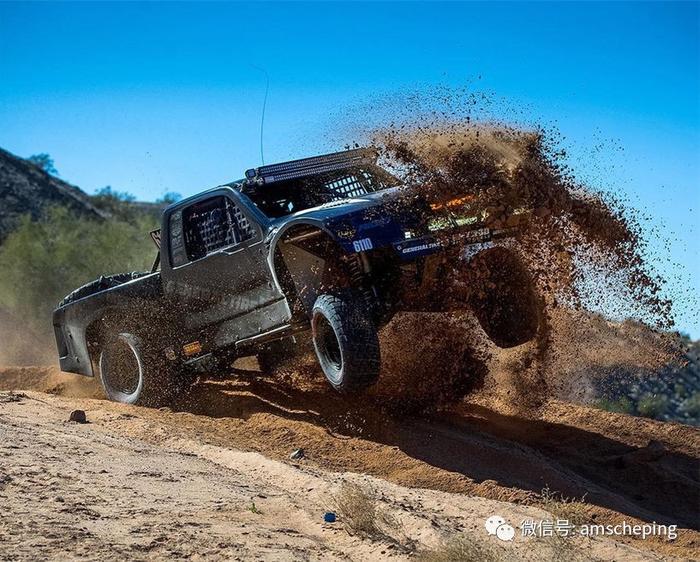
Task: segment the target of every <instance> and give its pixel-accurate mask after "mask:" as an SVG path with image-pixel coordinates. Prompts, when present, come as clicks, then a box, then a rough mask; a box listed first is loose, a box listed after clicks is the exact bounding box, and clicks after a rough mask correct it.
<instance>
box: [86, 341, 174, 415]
mask: <svg viewBox="0 0 700 562" xmlns="http://www.w3.org/2000/svg"><path fill="white" fill-rule="evenodd" d="M99 366H100V381H101V383H102V388H103V389H104V391H105V394H106V395H107V398H109V399H110V400H114V401H115V402H123V403H125V404H137V405H139V406H161V405H164V404H166V403H169V402H170V400H171V399H172V398H173V396H174V392H175V384H174V383H175V381H174V377H173V375H172V369H170V368H169V366H168V365H167V364H166V363H165V361H162V360H159V359H158V358H157V356H156V354H155V353H153V352H151V350H149V349H148V347H147V346H146V345H145V344H144V342H143V340H142V339H141V338H140V337H138V336H136V335H134V334H130V333H126V332H124V333H120V334H117V335H116V336H114V337H112V338H110V339H109V341H107V342H106V343H105V345H104V346H103V347H102V350H101V353H100V358H99Z"/></svg>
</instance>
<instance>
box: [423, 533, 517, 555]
mask: <svg viewBox="0 0 700 562" xmlns="http://www.w3.org/2000/svg"><path fill="white" fill-rule="evenodd" d="M416 560H418V562H497V561H501V560H506V558H505V555H504V553H502V552H498V551H497V550H496V549H495V548H494V547H493V546H491V545H490V544H488V543H486V542H485V541H479V540H477V539H475V538H474V537H472V536H469V535H460V536H458V537H454V538H452V539H449V540H447V541H445V542H444V543H443V545H442V546H440V547H439V548H437V549H435V550H426V551H423V552H419V553H418V555H417V556H416Z"/></svg>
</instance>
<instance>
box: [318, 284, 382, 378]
mask: <svg viewBox="0 0 700 562" xmlns="http://www.w3.org/2000/svg"><path fill="white" fill-rule="evenodd" d="M311 330H312V334H313V343H314V350H315V351H316V357H317V358H318V362H319V364H320V365H321V369H322V370H323V373H324V375H326V378H327V379H328V382H330V384H331V386H333V388H335V389H336V390H338V391H340V392H355V391H359V390H364V389H365V388H367V387H368V386H370V385H372V384H373V383H374V382H376V380H377V378H378V377H379V366H380V352H379V337H378V335H377V328H376V326H375V324H374V322H373V321H372V318H371V315H370V313H369V311H368V307H367V303H366V301H365V300H364V299H362V298H361V297H360V296H359V295H356V294H355V293H353V292H351V291H347V292H343V293H340V294H335V295H330V294H327V295H321V296H319V297H318V298H317V299H316V302H315V304H314V306H313V310H312V316H311Z"/></svg>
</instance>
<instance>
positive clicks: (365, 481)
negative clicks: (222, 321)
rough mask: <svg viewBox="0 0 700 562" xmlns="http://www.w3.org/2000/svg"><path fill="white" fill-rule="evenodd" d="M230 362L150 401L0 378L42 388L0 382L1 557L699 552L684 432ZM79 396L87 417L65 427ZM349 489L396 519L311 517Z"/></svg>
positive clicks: (566, 409) (11, 372)
mask: <svg viewBox="0 0 700 562" xmlns="http://www.w3.org/2000/svg"><path fill="white" fill-rule="evenodd" d="M239 374H240V375H241V376H240V377H239V378H236V379H234V380H232V381H230V382H225V383H224V382H211V381H203V382H200V383H199V384H198V385H196V386H195V388H194V389H193V393H192V395H191V396H190V397H189V399H188V400H187V401H185V402H183V403H180V404H177V405H175V407H174V408H173V411H169V410H166V411H162V410H153V409H145V408H138V407H129V406H124V405H120V404H114V403H110V402H106V401H103V400H96V399H94V398H87V397H86V396H90V395H97V394H98V391H97V390H96V389H95V388H94V387H90V385H85V384H84V383H85V380H84V379H81V378H77V377H73V376H71V375H61V374H58V373H56V372H55V371H53V370H51V369H44V370H41V369H31V368H29V369H3V370H2V371H0V386H1V387H2V388H8V387H14V388H21V387H24V388H27V387H32V388H39V389H41V390H44V391H50V392H53V393H54V394H49V393H40V392H35V391H30V392H24V393H23V394H22V395H19V396H17V395H12V394H10V393H8V392H3V393H2V394H0V432H1V433H2V435H1V438H0V482H1V483H0V501H1V502H2V504H3V510H2V512H0V539H1V541H0V545H2V546H0V558H3V559H8V560H9V559H16V558H24V559H29V558H36V556H37V554H39V553H41V554H43V555H45V556H46V557H50V558H66V557H75V556H81V557H85V558H88V559H98V558H99V559H104V558H124V557H125V556H126V557H129V558H134V559H139V558H161V557H164V556H174V557H177V556H182V557H188V556H194V557H200V558H205V559H224V558H226V559H230V558H240V559H254V558H264V559H324V560H326V559H353V560H375V559H386V558H392V559H393V558H397V559H402V558H406V557H409V556H412V553H413V552H414V551H425V550H429V549H439V548H440V545H441V544H442V543H443V542H444V541H446V540H447V541H449V540H450V539H451V538H453V537H457V536H469V537H473V538H474V539H475V540H478V541H479V542H480V543H482V544H483V545H484V546H485V547H487V548H489V549H491V552H493V553H495V554H496V555H497V556H501V557H502V556H506V557H509V556H512V557H515V558H521V559H522V558H532V559H535V558H536V557H544V558H550V559H556V558H559V559H561V557H562V556H564V557H565V558H567V559H572V558H576V557H583V558H601V559H609V558H615V559H658V558H657V557H658V556H661V557H664V558H675V557H679V558H682V559H688V558H692V557H693V555H694V554H695V551H696V550H697V547H698V545H700V534H699V533H698V532H697V527H698V520H697V513H698V506H699V505H700V504H699V498H700V475H699V474H698V466H700V465H699V464H698V458H700V440H699V436H700V432H698V430H697V429H693V428H690V427H686V426H681V425H678V424H671V423H659V422H652V421H648V420H640V419H637V418H631V417H629V416H621V415H615V414H608V413H604V412H599V411H593V410H589V409H587V408H583V407H580V406H574V405H571V404H567V403H562V402H556V401H554V402H550V403H548V404H547V405H546V406H545V407H544V408H543V409H542V410H541V412H540V413H539V416H538V419H536V420H535V419H528V420H525V419H519V418H517V417H516V416H512V415H505V414H503V413H499V412H498V411H496V410H494V409H492V408H489V407H486V406H484V405H480V404H478V403H468V402H464V403H462V404H460V405H458V406H456V407H453V408H451V409H449V410H448V411H445V412H441V413H439V414H436V415H435V416H434V417H432V418H425V417H424V418H417V417H415V416H409V417H401V416H398V415H397V414H396V413H392V414H389V413H386V412H382V411H380V408H379V405H378V404H377V403H373V401H372V399H369V398H368V399H367V400H366V401H364V402H363V403H362V404H360V405H358V403H357V401H349V400H346V399H343V398H342V397H338V396H337V395H335V394H333V393H331V392H329V391H327V390H326V389H325V387H324V386H323V385H318V387H310V388H308V389H306V390H305V391H300V390H293V389H290V387H288V386H287V385H285V384H284V383H283V382H281V381H275V380H266V381H264V382H262V381H259V380H257V379H256V377H255V376H254V375H253V376H251V373H239ZM243 375H247V376H245V377H244V376H243ZM76 383H80V384H76ZM76 408H80V409H83V410H85V411H86V412H87V415H88V419H89V421H90V422H91V423H89V424H85V425H79V424H74V423H69V422H67V421H66V420H67V419H68V415H69V413H70V411H71V410H73V409H76ZM300 447H301V448H303V449H304V451H305V458H303V459H301V460H296V461H290V460H289V455H290V453H291V452H292V451H293V450H294V449H296V448H300ZM344 481H352V482H359V483H361V484H362V485H363V486H365V487H366V489H367V490H371V496H372V497H373V498H376V502H377V506H378V509H379V510H380V511H382V512H386V513H388V514H390V515H391V519H392V520H394V521H395V524H394V525H393V526H392V528H391V529H388V530H387V531H385V532H383V534H381V535H380V536H374V537H372V536H362V534H361V533H360V534H358V533H354V534H350V533H348V532H347V530H346V529H345V528H344V526H343V524H342V523H341V522H340V521H339V522H338V523H335V524H330V523H324V522H323V520H322V516H323V513H324V512H325V511H327V510H335V509H337V507H336V506H337V502H338V500H337V499H334V498H338V497H339V496H340V497H341V498H342V491H341V489H342V483H343V482H344ZM543 489H549V490H550V492H552V493H549V494H548V493H546V492H545V493H544V494H543V493H542V492H543ZM554 492H556V493H560V494H561V495H563V496H565V497H568V498H574V499H581V498H583V499H584V502H578V501H575V502H562V501H560V500H561V496H559V495H557V494H556V493H554ZM341 503H342V502H341ZM543 510H545V511H543ZM494 514H499V515H502V516H503V517H504V518H506V519H507V520H508V521H511V522H513V523H514V525H515V526H517V525H520V522H521V521H522V520H523V519H526V518H533V519H535V520H539V519H546V518H550V519H552V518H557V517H566V518H567V519H572V520H577V521H579V522H583V521H587V522H595V523H599V524H603V523H616V522H620V521H622V520H625V521H628V522H631V523H634V522H635V521H647V522H651V521H656V522H657V523H666V524H677V525H679V528H682V530H680V531H679V536H678V538H677V539H676V540H675V541H671V542H669V541H666V540H665V539H662V538H647V539H645V540H641V539H633V538H629V537H627V538H616V539H615V540H614V541H613V540H612V539H611V538H605V539H602V538H596V539H590V538H582V537H579V538H576V539H566V541H559V542H555V543H553V542H551V541H547V540H545V539H530V538H523V537H521V536H519V535H518V536H517V537H516V540H515V541H513V542H512V543H504V542H502V541H498V540H497V539H496V538H495V537H489V536H487V535H486V534H485V531H484V528H483V522H484V521H485V519H486V518H487V517H489V516H491V515H494ZM548 514H551V515H548ZM693 529H695V530H693ZM561 549H566V550H565V551H562V550H561Z"/></svg>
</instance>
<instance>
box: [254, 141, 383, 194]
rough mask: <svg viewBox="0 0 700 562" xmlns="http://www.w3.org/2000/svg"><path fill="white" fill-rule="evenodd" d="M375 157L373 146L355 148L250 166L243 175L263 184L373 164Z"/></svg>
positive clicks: (257, 183)
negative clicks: (255, 166)
mask: <svg viewBox="0 0 700 562" xmlns="http://www.w3.org/2000/svg"><path fill="white" fill-rule="evenodd" d="M377 157H378V154H377V151H376V150H375V149H373V148H356V149H354V150H344V151H343V152H334V153H333V154H325V155H323V156H313V157H311V158H302V159H301V160H292V161H290V162H282V163H281V164H270V165H269V166H260V167H259V168H252V169H250V170H247V171H246V173H245V177H246V180H247V182H248V183H249V184H256V185H263V184H268V183H274V182H278V181H284V180H291V179H295V178H303V177H305V176H313V175H316V174H323V173H325V172H332V171H334V170H342V169H343V168H349V167H351V166H357V165H359V164H373V163H374V162H376V161H377Z"/></svg>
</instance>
